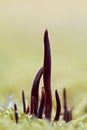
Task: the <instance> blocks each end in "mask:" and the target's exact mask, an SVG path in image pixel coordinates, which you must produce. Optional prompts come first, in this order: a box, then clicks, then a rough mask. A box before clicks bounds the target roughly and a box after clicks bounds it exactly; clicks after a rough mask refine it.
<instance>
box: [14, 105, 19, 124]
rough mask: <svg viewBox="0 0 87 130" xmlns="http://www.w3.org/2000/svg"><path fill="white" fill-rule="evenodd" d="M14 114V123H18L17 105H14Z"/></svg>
mask: <svg viewBox="0 0 87 130" xmlns="http://www.w3.org/2000/svg"><path fill="white" fill-rule="evenodd" d="M14 114H15V122H16V123H18V120H19V117H18V112H17V105H16V103H15V104H14Z"/></svg>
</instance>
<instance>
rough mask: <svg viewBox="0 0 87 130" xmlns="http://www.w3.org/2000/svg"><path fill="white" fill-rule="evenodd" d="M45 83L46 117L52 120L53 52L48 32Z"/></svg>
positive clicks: (45, 53) (44, 70)
mask: <svg viewBox="0 0 87 130" xmlns="http://www.w3.org/2000/svg"><path fill="white" fill-rule="evenodd" d="M43 83H44V88H45V94H46V103H45V117H46V118H47V119H49V120H50V119H51V113H52V94H51V51H50V43H49V38H48V31H47V30H46V31H45V33H44V65H43Z"/></svg>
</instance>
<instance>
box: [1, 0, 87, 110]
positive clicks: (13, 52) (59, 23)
mask: <svg viewBox="0 0 87 130" xmlns="http://www.w3.org/2000/svg"><path fill="white" fill-rule="evenodd" d="M45 29H48V32H49V39H50V43H51V53H52V94H53V100H54V99H55V97H54V92H55V89H56V88H57V89H58V91H59V95H60V98H61V99H62V90H63V88H64V87H66V88H67V91H68V92H67V93H68V97H69V98H68V100H69V103H70V105H71V106H73V107H75V109H76V110H77V108H78V105H79V107H80V108H81V109H83V106H85V108H86V107H87V103H86V100H87V96H86V95H87V1H86V0H61V1H60V0H37V1H35V0H0V105H3V104H4V102H5V99H6V97H7V96H8V95H11V94H12V93H14V94H15V96H14V98H15V100H16V101H21V91H22V90H25V93H26V97H27V99H30V90H31V86H32V83H33V80H34V77H35V75H36V73H37V71H38V70H39V68H40V67H41V66H42V64H43V35H44V31H45ZM42 85H43V84H42V83H41V86H42ZM81 103H83V104H82V105H81ZM86 110H87V109H86Z"/></svg>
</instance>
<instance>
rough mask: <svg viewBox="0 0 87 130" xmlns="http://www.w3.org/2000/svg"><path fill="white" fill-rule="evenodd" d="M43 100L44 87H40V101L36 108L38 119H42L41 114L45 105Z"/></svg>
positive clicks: (44, 98)
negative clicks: (37, 108)
mask: <svg viewBox="0 0 87 130" xmlns="http://www.w3.org/2000/svg"><path fill="white" fill-rule="evenodd" d="M45 100H46V97H45V90H44V87H42V97H41V103H40V107H39V110H38V118H40V119H42V116H43V111H44V107H45Z"/></svg>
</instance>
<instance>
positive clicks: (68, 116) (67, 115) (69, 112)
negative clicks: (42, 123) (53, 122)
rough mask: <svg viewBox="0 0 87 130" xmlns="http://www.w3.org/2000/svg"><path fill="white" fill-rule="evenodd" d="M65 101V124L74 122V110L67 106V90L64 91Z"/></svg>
mask: <svg viewBox="0 0 87 130" xmlns="http://www.w3.org/2000/svg"><path fill="white" fill-rule="evenodd" d="M63 100H64V114H63V120H64V121H65V122H69V121H71V120H72V110H71V109H69V108H68V105H67V94H66V88H64V89H63Z"/></svg>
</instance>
